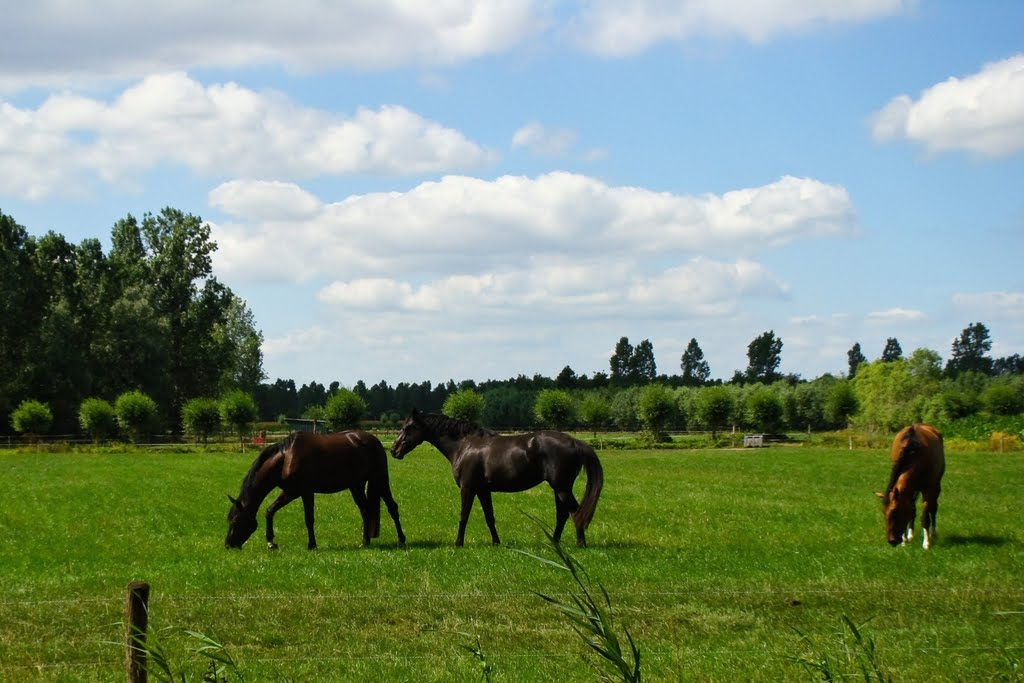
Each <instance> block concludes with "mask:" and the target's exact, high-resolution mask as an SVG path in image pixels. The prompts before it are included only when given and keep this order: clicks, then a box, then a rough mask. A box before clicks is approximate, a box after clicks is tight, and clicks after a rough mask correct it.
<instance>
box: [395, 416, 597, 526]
mask: <svg viewBox="0 0 1024 683" xmlns="http://www.w3.org/2000/svg"><path fill="white" fill-rule="evenodd" d="M424 441H426V442H427V443H429V444H431V445H432V446H434V448H436V449H437V450H439V451H441V453H442V454H443V455H444V457H446V458H448V461H449V462H450V463H451V465H452V474H454V475H455V483H456V484H458V485H459V489H461V491H462V514H461V516H460V517H459V535H458V537H457V538H456V539H455V545H457V546H461V545H462V544H463V543H464V541H465V537H466V522H467V521H468V520H469V511H470V510H471V509H472V508H473V499H474V498H479V499H480V507H481V508H483V510H484V519H486V520H487V526H488V528H489V529H490V530H491V541H492V542H493V543H494V544H495V545H497V544H498V543H500V542H501V541H500V540H499V539H498V531H497V529H495V528H494V507H493V505H492V502H491V493H493V492H516V491H525V490H526V489H530V488H533V487H534V486H536V485H537V484H539V483H541V482H542V481H546V482H547V483H548V484H550V485H551V488H552V489H554V491H555V531H554V538H555V541H558V539H559V538H561V536H562V529H563V527H564V526H565V522H566V520H567V519H568V518H569V516H570V515H571V516H572V519H573V522H574V523H575V525H576V544H577V545H579V546H585V545H586V544H587V540H586V535H585V533H584V532H585V531H586V528H587V525H588V524H590V520H591V519H593V517H594V510H595V509H596V508H597V499H598V497H599V496H600V495H601V487H602V486H603V484H604V472H603V470H602V469H601V462H600V461H599V460H598V459H597V455H596V454H595V453H594V449H593V448H591V447H590V446H589V445H587V444H585V443H584V442H582V441H579V440H577V439H574V438H572V437H571V436H569V435H568V434H563V433H561V432H552V431H541V432H531V433H529V434H517V435H514V436H502V435H499V434H497V433H495V432H492V431H490V430H488V429H482V428H480V427H478V426H477V425H475V424H472V423H470V422H465V421H463V420H455V419H452V418H449V417H446V416H444V415H436V414H431V413H421V412H420V411H418V410H413V411H412V417H410V418H409V419H408V420H406V421H405V423H404V424H403V425H402V431H401V433H400V434H399V435H398V438H397V439H396V440H395V443H394V445H393V446H392V447H391V455H393V456H394V457H395V458H398V459H401V458H403V457H405V454H406V453H408V452H409V451H411V450H412V449H414V448H416V446H418V445H420V444H421V443H423V442H424ZM583 468H586V470H587V488H586V490H585V491H584V494H583V501H582V502H577V501H576V498H575V496H573V493H572V486H573V483H574V482H575V481H576V477H577V476H579V473H580V470H581V469H583Z"/></svg>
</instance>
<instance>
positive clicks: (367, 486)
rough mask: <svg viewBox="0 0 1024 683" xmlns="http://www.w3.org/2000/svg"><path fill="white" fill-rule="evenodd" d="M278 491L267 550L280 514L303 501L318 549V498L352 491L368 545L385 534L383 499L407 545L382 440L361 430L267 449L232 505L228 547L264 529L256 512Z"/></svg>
mask: <svg viewBox="0 0 1024 683" xmlns="http://www.w3.org/2000/svg"><path fill="white" fill-rule="evenodd" d="M275 488H280V489H281V495H279V496H278V497H277V499H276V500H275V501H274V502H273V503H271V504H270V506H269V507H268V508H267V545H268V546H269V547H270V548H271V549H276V548H277V544H276V543H274V513H276V512H277V511H278V510H280V509H281V508H282V507H284V506H285V505H287V504H288V503H290V502H292V501H293V500H295V499H296V498H302V506H303V508H304V509H305V513H306V531H307V532H308V534H309V545H308V547H309V549H310V550H312V549H313V548H316V535H315V534H314V533H313V494H315V493H337V492H338V491H344V490H345V489H348V490H349V491H351V492H352V500H354V501H355V503H356V506H357V507H358V508H359V512H360V514H361V516H362V518H363V545H369V544H370V539H371V538H376V537H377V536H378V535H379V534H380V502H381V500H382V499H383V500H384V503H385V504H386V505H387V507H388V512H389V513H390V514H391V518H392V519H393V520H395V530H396V531H397V532H398V542H399V543H405V534H404V533H402V523H401V522H400V521H399V519H398V503H396V502H395V499H394V497H393V496H392V495H391V484H390V482H389V478H388V456H387V451H385V450H384V446H383V445H381V442H380V440H378V439H377V437H375V436H373V435H372V434H368V433H367V432H364V431H362V430H359V429H356V430H352V431H348V432H338V433H336V434H326V435H323V434H313V433H310V432H293V433H292V434H290V435H289V436H288V437H287V438H285V439H284V440H283V441H280V442H278V443H276V444H273V445H271V446H267V447H266V448H264V449H263V451H262V452H261V453H260V454H259V456H257V458H256V460H255V461H253V463H252V467H250V468H249V473H248V474H246V475H245V479H244V480H243V481H242V492H241V493H239V494H238V498H237V499H235V498H232V497H231V496H230V495H229V496H228V499H229V500H230V501H231V509H230V510H229V511H228V535H227V538H226V539H225V540H224V545H226V546H227V547H229V548H241V547H242V544H244V543H245V542H246V541H247V540H248V539H249V537H250V536H252V534H253V532H254V531H256V527H257V526H258V525H257V523H256V512H257V511H258V510H259V508H260V504H261V503H263V500H264V499H265V498H266V497H267V496H268V495H269V494H270V492H271V491H273V490H274V489H275Z"/></svg>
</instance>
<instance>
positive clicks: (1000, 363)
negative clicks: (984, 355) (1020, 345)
mask: <svg viewBox="0 0 1024 683" xmlns="http://www.w3.org/2000/svg"><path fill="white" fill-rule="evenodd" d="M992 373H993V374H995V375H1024V357H1022V356H1021V355H1020V354H1019V353H1015V354H1013V355H1011V356H1004V357H1003V358H997V359H996V360H995V361H994V362H993V363H992Z"/></svg>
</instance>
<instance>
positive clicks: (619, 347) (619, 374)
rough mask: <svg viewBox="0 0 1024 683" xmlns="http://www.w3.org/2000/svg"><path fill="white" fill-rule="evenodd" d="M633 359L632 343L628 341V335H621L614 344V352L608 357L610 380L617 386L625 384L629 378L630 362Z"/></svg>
mask: <svg viewBox="0 0 1024 683" xmlns="http://www.w3.org/2000/svg"><path fill="white" fill-rule="evenodd" d="M632 359H633V345H632V344H630V343H629V337H622V338H620V339H619V342H618V343H617V344H616V345H615V352H614V353H612V357H611V358H609V359H608V364H609V366H611V375H610V377H611V381H612V384H614V385H617V386H625V385H626V384H628V383H629V379H630V372H629V371H630V362H631V361H632Z"/></svg>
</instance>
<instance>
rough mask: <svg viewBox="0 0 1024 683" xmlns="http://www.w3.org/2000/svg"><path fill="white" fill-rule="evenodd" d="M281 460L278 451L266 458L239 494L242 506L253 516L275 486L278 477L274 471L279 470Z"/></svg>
mask: <svg viewBox="0 0 1024 683" xmlns="http://www.w3.org/2000/svg"><path fill="white" fill-rule="evenodd" d="M281 462H282V456H281V454H280V453H276V454H274V455H273V456H271V457H270V458H268V459H267V461H266V462H264V463H263V464H262V465H261V466H260V468H259V469H258V470H257V471H256V474H255V476H254V477H253V478H252V480H251V481H250V482H249V485H248V486H246V487H245V489H244V490H243V491H242V492H241V494H239V496H238V498H239V500H240V501H241V502H242V504H243V507H244V508H245V509H246V510H251V511H252V514H253V515H254V516H255V515H256V511H257V510H259V509H260V505H262V504H263V501H264V500H265V499H266V497H267V496H269V495H270V492H271V491H273V490H274V487H275V486H277V484H278V481H279V480H280V477H279V476H276V477H275V476H274V472H278V471H280V469H281Z"/></svg>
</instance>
